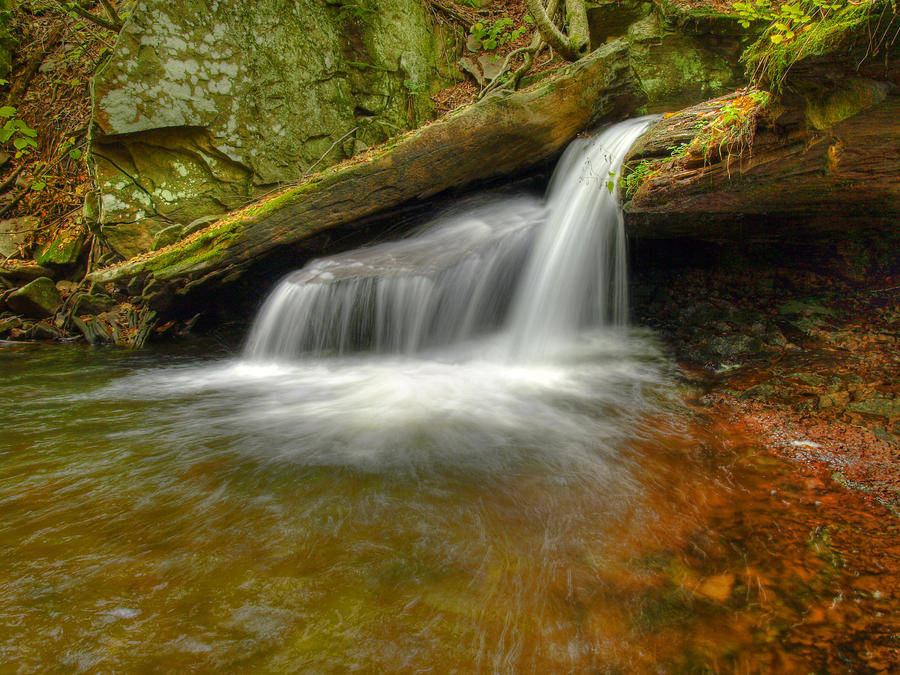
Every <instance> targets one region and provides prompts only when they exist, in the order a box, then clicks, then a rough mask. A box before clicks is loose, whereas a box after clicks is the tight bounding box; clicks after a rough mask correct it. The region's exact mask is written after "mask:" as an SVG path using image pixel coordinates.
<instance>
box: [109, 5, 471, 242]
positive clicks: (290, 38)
mask: <svg viewBox="0 0 900 675" xmlns="http://www.w3.org/2000/svg"><path fill="white" fill-rule="evenodd" d="M444 43H445V41H444V39H443V35H442V33H441V31H436V30H434V28H433V27H432V26H431V24H430V22H429V20H428V19H427V17H426V14H425V9H424V6H423V4H422V3H421V2H419V1H418V0H361V1H360V2H355V3H349V2H341V1H335V0H297V1H296V2H293V1H291V2H289V1H288V0H262V1H260V2H252V3H251V2H241V1H239V0H219V1H212V2H207V1H206V0H185V2H179V3H173V2H163V1H162V0H142V1H141V2H139V3H138V4H137V5H136V7H135V11H134V13H133V15H132V17H131V19H130V20H129V21H128V23H127V25H126V27H125V29H124V30H123V31H122V34H121V35H120V37H119V40H118V42H117V44H116V49H115V53H114V56H113V59H112V60H111V62H110V63H109V65H107V66H106V67H104V68H103V69H102V70H101V71H100V72H99V73H98V74H97V76H96V77H95V79H94V83H93V96H94V109H93V120H94V145H93V149H94V171H95V177H96V180H97V183H98V186H99V189H100V205H101V209H100V214H99V219H100V223H101V224H102V225H103V233H104V236H105V237H106V239H107V240H108V242H109V243H110V244H111V246H112V247H113V248H114V249H115V250H116V251H117V252H118V253H120V254H121V255H123V256H125V257H130V256H132V255H135V254H136V253H139V252H141V251H147V250H149V249H150V248H151V246H152V244H153V239H154V237H155V235H156V234H157V233H158V232H160V231H161V230H164V229H167V228H169V227H171V226H172V225H173V224H176V223H177V224H182V225H184V224H187V223H190V222H191V221H194V220H196V219H197V218H201V217H203V216H208V215H211V214H220V213H224V212H225V211H229V210H233V209H235V208H238V207H239V206H242V205H243V204H245V203H247V202H248V201H250V200H251V199H252V198H254V197H256V196H259V195H260V194H261V193H263V192H265V191H266V190H268V189H270V188H267V187H265V186H271V185H273V184H278V183H282V182H286V181H296V180H297V179H298V178H300V177H301V176H302V175H303V174H304V172H306V171H307V170H309V169H310V168H312V167H315V168H316V169H321V168H324V167H326V166H328V165H330V164H333V163H335V162H337V161H340V160H341V159H344V158H346V157H349V156H352V155H353V154H355V153H356V152H358V151H359V150H360V149H362V148H365V147H367V146H369V145H372V144H374V143H379V142H381V141H384V140H385V139H387V138H388V137H390V136H392V135H394V134H396V133H397V132H399V131H402V130H405V129H409V128H413V127H415V126H417V125H419V124H421V123H423V122H425V121H427V120H428V119H430V117H431V114H432V110H431V104H430V99H429V93H430V92H431V90H432V88H433V87H440V86H441V84H440V82H441V77H442V75H441V73H440V68H439V65H438V64H439V62H440V61H441V59H440V51H441V49H442V48H443V44H444ZM451 62H455V59H453V60H452V61H451Z"/></svg>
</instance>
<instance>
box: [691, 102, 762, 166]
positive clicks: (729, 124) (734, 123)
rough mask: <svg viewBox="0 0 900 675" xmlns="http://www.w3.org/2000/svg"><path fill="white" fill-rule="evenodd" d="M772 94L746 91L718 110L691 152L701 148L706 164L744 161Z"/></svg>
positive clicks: (693, 145) (700, 134) (698, 136)
mask: <svg viewBox="0 0 900 675" xmlns="http://www.w3.org/2000/svg"><path fill="white" fill-rule="evenodd" d="M770 98H771V94H769V92H767V91H761V90H758V89H744V90H740V91H738V92H737V95H736V96H734V97H733V98H731V99H729V100H727V101H725V103H723V104H722V105H721V107H719V109H718V111H717V112H716V114H715V115H714V116H713V117H712V118H711V119H710V121H709V123H708V124H706V126H705V127H704V128H702V129H701V130H700V131H699V132H698V134H697V135H696V136H695V137H694V140H693V141H692V142H691V144H690V146H689V148H686V149H685V151H684V152H685V153H687V152H688V151H689V149H690V148H692V147H695V146H696V147H698V149H699V150H700V151H701V152H702V155H703V159H704V161H706V162H709V161H712V160H713V159H715V158H716V157H715V156H717V157H718V158H723V157H726V156H727V157H728V163H729V164H730V160H731V158H732V157H734V156H737V157H743V155H744V151H745V150H746V149H747V148H750V147H751V146H752V144H753V138H754V136H755V134H756V124H757V119H758V117H759V114H760V112H761V111H762V110H763V109H764V108H765V107H766V106H767V105H768V104H769V100H770Z"/></svg>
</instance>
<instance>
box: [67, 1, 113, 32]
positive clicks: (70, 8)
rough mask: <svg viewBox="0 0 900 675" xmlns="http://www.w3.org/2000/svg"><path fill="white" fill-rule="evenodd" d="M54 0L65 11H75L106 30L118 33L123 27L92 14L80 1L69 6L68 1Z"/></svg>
mask: <svg viewBox="0 0 900 675" xmlns="http://www.w3.org/2000/svg"><path fill="white" fill-rule="evenodd" d="M53 2H55V3H56V4H57V5H59V6H60V7H61V8H62V9H63V11H65V12H66V13H68V12H75V13H76V14H77V15H78V16H80V17H81V18H82V19H87V20H88V21H90V22H91V23H95V24H97V25H98V26H102V27H103V28H105V29H106V30H110V31H112V32H114V33H118V32H119V30H121V28H122V26H121V25H119V27H118V28H116V26H115V24H113V23H111V22H110V21H107V20H106V19H104V18H103V17H102V16H97V15H96V14H91V13H90V12H89V11H87V10H86V9H83V8H82V7H81V6H80V5H79V4H78V3H73V4H72V5H71V6H69V5H67V4H66V3H64V2H63V1H62V0H53ZM105 4H106V3H104V5H105Z"/></svg>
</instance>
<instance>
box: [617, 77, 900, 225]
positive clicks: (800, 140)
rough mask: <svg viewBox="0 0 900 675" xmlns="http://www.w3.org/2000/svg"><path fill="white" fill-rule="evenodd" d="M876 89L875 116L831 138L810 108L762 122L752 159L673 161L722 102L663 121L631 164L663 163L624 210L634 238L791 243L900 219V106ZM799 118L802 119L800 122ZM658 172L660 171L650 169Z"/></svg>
mask: <svg viewBox="0 0 900 675" xmlns="http://www.w3.org/2000/svg"><path fill="white" fill-rule="evenodd" d="M857 85H859V86H865V87H868V88H869V93H870V97H869V100H868V102H869V103H871V105H870V106H869V107H864V108H863V109H861V110H860V111H859V112H857V113H856V114H854V115H852V116H850V117H849V118H847V119H844V120H842V121H840V122H837V123H835V124H833V125H831V126H829V127H827V128H824V129H816V128H815V127H814V126H812V124H811V123H810V120H809V114H810V110H809V109H808V108H807V109H806V111H805V113H806V114H805V115H803V114H802V113H803V112H804V111H803V109H802V108H783V107H782V108H777V109H776V113H780V114H777V115H776V116H775V117H774V119H769V120H762V121H761V124H760V126H759V128H758V129H757V131H756V135H755V139H754V141H753V143H752V147H751V148H749V149H747V150H745V152H744V153H743V156H740V157H735V156H732V157H729V156H728V155H727V153H725V156H724V157H715V158H714V159H713V161H710V162H706V161H704V160H703V158H702V157H690V156H689V157H686V158H682V159H681V161H673V160H672V159H671V155H672V148H677V147H679V146H682V144H689V143H690V142H691V140H692V139H693V138H694V136H695V134H696V133H697V132H696V129H697V127H700V126H702V124H703V123H704V121H705V120H706V119H708V117H707V116H708V115H709V114H710V113H711V112H712V114H715V110H716V108H717V106H720V105H721V100H719V101H712V102H708V103H704V104H701V105H699V106H694V107H692V108H689V109H687V110H685V111H682V112H680V113H678V114H677V115H675V116H672V117H669V118H667V119H664V120H661V121H660V122H658V123H657V124H656V125H655V126H654V127H652V128H651V129H650V130H649V131H648V132H647V133H646V134H645V135H644V137H642V138H641V139H640V140H639V141H638V143H637V144H635V146H634V148H633V149H632V152H631V153H630V155H629V157H628V158H627V160H626V162H627V164H628V166H630V167H631V168H634V167H635V166H636V165H637V164H638V163H639V162H640V161H641V160H649V161H650V162H654V161H656V162H661V163H663V168H662V170H661V171H660V172H659V173H657V174H655V175H652V176H651V177H650V178H649V179H648V180H647V181H646V182H645V183H644V184H643V185H642V186H641V187H640V188H639V189H638V190H637V192H636V193H635V194H634V196H633V198H632V199H631V200H630V201H629V202H627V203H626V204H625V222H626V228H627V231H628V233H629V234H630V235H632V236H637V237H650V238H669V237H686V236H687V237H705V238H713V239H741V240H750V239H761V240H765V239H772V238H790V237H792V236H794V235H806V234H808V233H811V232H827V231H832V230H838V229H843V228H846V227H848V226H850V225H873V226H877V225H885V224H891V225H893V223H895V222H896V220H897V218H898V217H900V124H898V123H897V120H898V119H900V96H898V95H897V93H896V90H894V92H893V93H889V89H888V87H887V86H884V83H878V82H874V81H867V82H865V83H863V82H857ZM798 113H799V114H798ZM651 166H652V165H651Z"/></svg>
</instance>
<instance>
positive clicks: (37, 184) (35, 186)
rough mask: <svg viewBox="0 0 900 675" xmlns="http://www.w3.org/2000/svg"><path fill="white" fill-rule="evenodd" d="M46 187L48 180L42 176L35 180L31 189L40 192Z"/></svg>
mask: <svg viewBox="0 0 900 675" xmlns="http://www.w3.org/2000/svg"><path fill="white" fill-rule="evenodd" d="M45 187H47V182H46V181H43V180H41V179H40V178H38V179H37V180H36V181H34V182H33V183H32V184H31V189H32V190H34V191H35V192H40V191H41V190H43V189H44V188H45Z"/></svg>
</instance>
